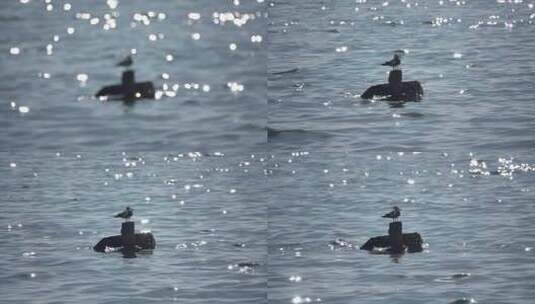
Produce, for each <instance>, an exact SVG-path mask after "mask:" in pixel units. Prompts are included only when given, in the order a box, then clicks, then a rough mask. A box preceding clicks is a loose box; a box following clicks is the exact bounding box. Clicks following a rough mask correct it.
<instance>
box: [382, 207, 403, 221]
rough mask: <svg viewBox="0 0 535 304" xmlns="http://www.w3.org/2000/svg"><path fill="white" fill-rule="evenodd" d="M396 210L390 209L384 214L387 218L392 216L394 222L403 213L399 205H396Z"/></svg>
mask: <svg viewBox="0 0 535 304" xmlns="http://www.w3.org/2000/svg"><path fill="white" fill-rule="evenodd" d="M393 209H394V210H392V211H390V212H389V213H387V214H385V215H383V217H385V218H391V219H392V222H394V221H395V220H396V219H397V218H398V217H399V216H400V215H401V212H400V211H401V209H399V208H398V207H397V206H394V208H393Z"/></svg>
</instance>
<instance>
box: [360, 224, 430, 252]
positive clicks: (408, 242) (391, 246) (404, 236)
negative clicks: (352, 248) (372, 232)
mask: <svg viewBox="0 0 535 304" xmlns="http://www.w3.org/2000/svg"><path fill="white" fill-rule="evenodd" d="M422 244H423V241H422V237H421V236H420V234H419V233H417V232H413V233H403V232H402V224H401V222H392V223H390V226H389V228H388V235H384V236H377V237H373V238H371V239H369V240H368V241H367V242H366V243H364V245H362V246H361V247H360V249H363V250H369V251H372V250H374V249H383V248H384V249H386V251H385V253H389V254H399V253H404V252H405V250H406V251H407V252H421V251H422V250H423V248H422Z"/></svg>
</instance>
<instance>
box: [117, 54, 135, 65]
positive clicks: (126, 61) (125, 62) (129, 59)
mask: <svg viewBox="0 0 535 304" xmlns="http://www.w3.org/2000/svg"><path fill="white" fill-rule="evenodd" d="M133 63H134V60H132V56H130V55H128V56H126V57H125V58H124V59H123V60H122V61H119V63H117V66H122V67H129V66H131V65H132V64H133Z"/></svg>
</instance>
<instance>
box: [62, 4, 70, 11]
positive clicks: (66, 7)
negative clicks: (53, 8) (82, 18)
mask: <svg viewBox="0 0 535 304" xmlns="http://www.w3.org/2000/svg"><path fill="white" fill-rule="evenodd" d="M71 8H72V6H71V4H70V3H65V4H63V10H64V11H70V10H71Z"/></svg>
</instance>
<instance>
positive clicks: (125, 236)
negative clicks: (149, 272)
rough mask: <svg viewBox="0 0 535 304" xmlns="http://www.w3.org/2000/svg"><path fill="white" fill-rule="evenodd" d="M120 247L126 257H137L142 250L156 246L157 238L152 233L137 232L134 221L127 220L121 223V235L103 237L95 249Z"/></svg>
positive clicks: (102, 249)
mask: <svg viewBox="0 0 535 304" xmlns="http://www.w3.org/2000/svg"><path fill="white" fill-rule="evenodd" d="M107 247H108V248H114V249H119V250H120V251H121V252H122V253H123V256H124V257H125V258H135V257H136V252H139V251H140V250H148V249H150V250H152V249H154V248H156V240H155V239H154V236H153V235H152V233H135V226H134V222H125V223H123V224H122V225H121V235H114V236H110V237H106V238H103V239H102V240H100V242H98V243H97V244H96V245H95V246H94V247H93V250H95V251H97V252H106V248H107Z"/></svg>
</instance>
